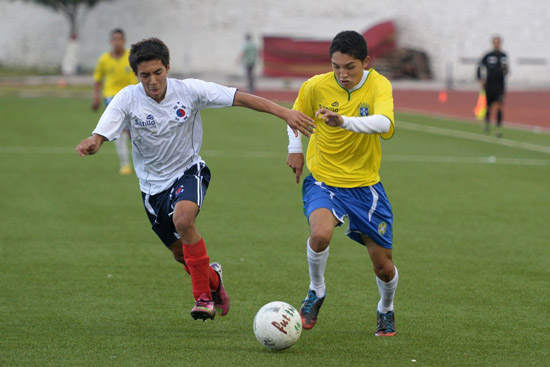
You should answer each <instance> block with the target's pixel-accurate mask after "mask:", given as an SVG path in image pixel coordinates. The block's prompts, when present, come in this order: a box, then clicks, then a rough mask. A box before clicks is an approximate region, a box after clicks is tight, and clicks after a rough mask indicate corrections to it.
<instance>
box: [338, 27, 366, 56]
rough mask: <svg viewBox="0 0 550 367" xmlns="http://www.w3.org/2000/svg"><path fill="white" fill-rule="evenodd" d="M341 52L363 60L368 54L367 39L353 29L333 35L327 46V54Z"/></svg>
mask: <svg viewBox="0 0 550 367" xmlns="http://www.w3.org/2000/svg"><path fill="white" fill-rule="evenodd" d="M335 52H341V53H343V54H346V55H350V56H351V57H353V58H354V59H359V60H361V61H363V60H365V59H366V58H367V56H368V55H369V51H368V49H367V41H365V38H364V37H363V36H362V35H360V34H359V33H357V32H355V31H342V32H340V33H338V34H337V35H336V37H334V39H333V40H332V43H331V44H330V48H329V55H330V57H332V54H334V53H335Z"/></svg>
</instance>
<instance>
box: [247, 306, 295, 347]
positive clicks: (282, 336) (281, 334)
mask: <svg viewBox="0 0 550 367" xmlns="http://www.w3.org/2000/svg"><path fill="white" fill-rule="evenodd" d="M301 334H302V319H301V318H300V313H299V312H298V311H297V310H296V309H295V308H294V307H292V306H291V305H289V304H288V303H286V302H280V301H275V302H271V303H268V304H266V305H264V306H263V307H262V308H260V310H259V311H258V313H257V314H256V317H254V335H256V339H258V341H259V342H260V344H262V345H263V346H264V347H266V348H267V349H269V350H272V351H276V350H283V349H287V348H290V347H291V346H293V345H294V344H295V343H296V342H297V341H298V339H299V338H300V335H301Z"/></svg>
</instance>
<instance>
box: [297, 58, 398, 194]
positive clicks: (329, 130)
mask: <svg viewBox="0 0 550 367" xmlns="http://www.w3.org/2000/svg"><path fill="white" fill-rule="evenodd" d="M323 107H324V108H327V109H329V110H332V111H334V112H337V113H338V114H340V115H342V116H349V117H362V116H370V115H375V114H376V115H384V116H386V117H387V118H388V119H390V121H391V127H390V131H389V132H387V133H384V134H362V133H356V132H353V131H349V130H345V129H343V128H341V127H332V126H329V125H327V124H326V123H325V122H324V121H323V120H322V119H320V118H317V119H316V120H315V124H316V125H317V128H316V129H315V133H314V134H312V135H311V138H310V140H309V146H308V149H307V155H306V164H307V167H308V169H309V171H310V172H311V173H312V175H313V177H314V178H315V179H316V180H318V181H321V182H324V183H325V184H327V185H330V186H336V187H343V188H351V187H363V186H371V185H375V184H377V183H378V182H379V181H380V175H379V170H380V161H381V159H382V150H381V148H380V137H382V138H383V139H389V138H391V137H392V136H393V133H394V115H393V95H392V87H391V83H390V82H389V80H388V79H386V78H385V77H384V76H382V75H381V74H379V73H378V72H377V71H375V70H374V69H372V68H371V69H369V71H368V73H367V72H366V71H365V74H364V75H363V78H362V80H361V82H360V83H359V84H358V85H357V86H355V87H354V88H353V89H352V90H351V91H348V90H347V89H345V88H344V87H342V86H341V85H340V84H339V83H338V80H337V79H336V76H335V75H334V73H333V72H329V73H326V74H321V75H316V76H314V77H312V78H311V79H309V80H307V81H306V82H305V83H304V84H303V85H302V87H301V88H300V92H299V93H298V98H297V99H296V101H295V102H294V107H293V108H294V109H295V110H298V111H301V112H303V113H304V114H306V115H308V116H310V117H312V118H315V112H316V111H317V110H318V109H320V108H323Z"/></svg>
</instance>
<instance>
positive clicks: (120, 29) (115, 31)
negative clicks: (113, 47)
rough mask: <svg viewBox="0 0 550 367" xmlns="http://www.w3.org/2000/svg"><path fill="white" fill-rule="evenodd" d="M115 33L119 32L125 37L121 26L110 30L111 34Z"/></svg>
mask: <svg viewBox="0 0 550 367" xmlns="http://www.w3.org/2000/svg"><path fill="white" fill-rule="evenodd" d="M115 33H120V34H121V35H122V38H126V35H125V34H124V31H123V30H122V28H115V29H113V30H112V31H111V36H112V35H113V34H115Z"/></svg>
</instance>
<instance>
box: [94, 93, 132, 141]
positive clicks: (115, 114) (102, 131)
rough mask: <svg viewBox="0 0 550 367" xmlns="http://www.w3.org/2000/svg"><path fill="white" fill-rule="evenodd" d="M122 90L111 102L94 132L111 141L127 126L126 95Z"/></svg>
mask: <svg viewBox="0 0 550 367" xmlns="http://www.w3.org/2000/svg"><path fill="white" fill-rule="evenodd" d="M121 92H122V91H121ZM121 92H119V93H117V94H116V95H115V97H114V98H113V100H112V101H111V102H110V103H109V105H108V106H107V108H106V109H105V111H104V112H103V114H102V115H101V117H100V119H99V122H98V123H97V126H96V128H95V130H94V131H93V132H92V134H98V135H101V136H104V137H105V138H107V140H109V141H111V140H115V139H117V138H118V137H119V136H120V134H121V133H122V130H124V126H126V113H125V112H124V106H125V104H126V96H125V95H124V93H121Z"/></svg>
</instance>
